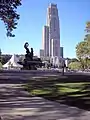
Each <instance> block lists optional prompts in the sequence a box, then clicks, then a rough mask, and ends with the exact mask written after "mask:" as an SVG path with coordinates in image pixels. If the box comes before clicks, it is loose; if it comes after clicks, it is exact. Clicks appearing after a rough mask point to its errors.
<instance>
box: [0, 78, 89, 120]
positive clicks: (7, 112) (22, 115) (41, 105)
mask: <svg viewBox="0 0 90 120" xmlns="http://www.w3.org/2000/svg"><path fill="white" fill-rule="evenodd" d="M12 81H13V80H10V81H9V83H8V84H5V83H3V84H2V83H0V116H2V118H3V119H2V120H90V112H88V111H84V110H81V109H78V108H75V107H70V106H67V105H63V104H59V103H56V102H51V101H48V100H45V99H43V98H41V97H32V96H30V95H29V94H28V93H27V92H25V91H24V90H23V88H21V85H22V84H21V83H20V81H18V84H14V83H13V82H12ZM6 82H7V81H6Z"/></svg>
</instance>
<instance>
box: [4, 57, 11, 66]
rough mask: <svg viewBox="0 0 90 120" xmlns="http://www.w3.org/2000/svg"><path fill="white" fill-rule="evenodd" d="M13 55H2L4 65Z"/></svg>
mask: <svg viewBox="0 0 90 120" xmlns="http://www.w3.org/2000/svg"><path fill="white" fill-rule="evenodd" d="M10 58H11V55H4V56H2V64H3V65H4V64H5V63H7V62H8V60H10Z"/></svg>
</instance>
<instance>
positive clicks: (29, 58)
mask: <svg viewBox="0 0 90 120" xmlns="http://www.w3.org/2000/svg"><path fill="white" fill-rule="evenodd" d="M28 46H29V44H28V42H26V43H25V44H24V48H25V49H26V54H25V59H24V60H23V62H18V63H19V64H21V65H23V69H25V70H37V66H38V65H39V66H42V65H43V64H42V62H41V61H37V60H35V59H33V56H34V52H33V48H31V52H30V50H29V48H28Z"/></svg>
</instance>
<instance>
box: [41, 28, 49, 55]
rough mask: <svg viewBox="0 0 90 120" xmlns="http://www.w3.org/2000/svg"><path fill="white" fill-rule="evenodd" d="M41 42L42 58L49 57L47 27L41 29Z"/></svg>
mask: <svg viewBox="0 0 90 120" xmlns="http://www.w3.org/2000/svg"><path fill="white" fill-rule="evenodd" d="M42 42H43V49H44V56H49V27H48V26H44V27H43V33H42Z"/></svg>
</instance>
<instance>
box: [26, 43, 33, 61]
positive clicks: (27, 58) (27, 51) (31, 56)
mask: <svg viewBox="0 0 90 120" xmlns="http://www.w3.org/2000/svg"><path fill="white" fill-rule="evenodd" d="M28 46H29V44H28V42H26V43H25V44H24V48H25V49H26V55H25V59H26V60H31V61H32V60H33V48H31V52H30V51H29V48H28Z"/></svg>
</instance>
